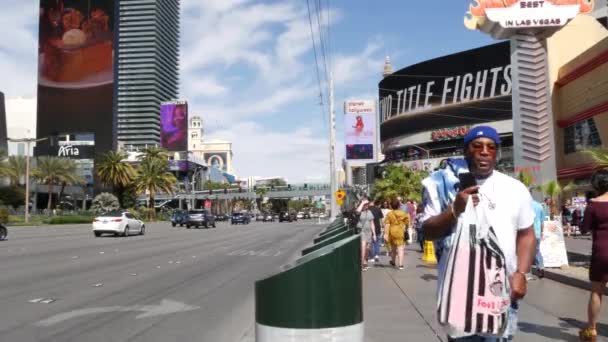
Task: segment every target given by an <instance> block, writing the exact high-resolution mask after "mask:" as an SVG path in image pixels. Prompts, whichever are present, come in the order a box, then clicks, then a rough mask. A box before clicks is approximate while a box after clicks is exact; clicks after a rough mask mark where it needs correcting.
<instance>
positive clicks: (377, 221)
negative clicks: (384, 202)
mask: <svg viewBox="0 0 608 342" xmlns="http://www.w3.org/2000/svg"><path fill="white" fill-rule="evenodd" d="M369 211H371V212H372V215H374V230H375V233H376V239H375V240H374V241H373V242H372V244H371V248H370V255H369V261H371V262H379V261H380V244H381V243H382V240H383V239H382V236H383V234H382V228H383V225H382V221H383V219H384V215H383V214H382V210H381V209H380V207H378V205H376V202H375V201H371V202H370V203H369ZM369 261H368V262H369Z"/></svg>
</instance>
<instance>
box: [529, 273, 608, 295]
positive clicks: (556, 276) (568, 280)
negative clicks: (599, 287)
mask: <svg viewBox="0 0 608 342" xmlns="http://www.w3.org/2000/svg"><path fill="white" fill-rule="evenodd" d="M544 273H545V276H544V277H543V278H544V279H549V280H553V281H555V282H558V283H561V284H564V285H568V286H572V287H576V288H579V289H581V290H586V291H590V290H591V282H590V281H589V280H585V279H580V278H576V277H573V276H567V275H564V274H561V273H558V272H555V271H553V270H551V269H547V268H546V269H545V270H544ZM532 274H534V275H535V276H537V277H540V272H539V270H538V269H537V268H532ZM543 278H541V279H543ZM604 295H605V296H608V287H607V288H604Z"/></svg>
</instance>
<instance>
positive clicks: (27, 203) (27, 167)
mask: <svg viewBox="0 0 608 342" xmlns="http://www.w3.org/2000/svg"><path fill="white" fill-rule="evenodd" d="M28 133H29V131H28ZM47 139H48V138H40V139H36V138H22V139H12V138H8V139H7V140H8V141H10V142H16V143H19V142H23V143H26V151H25V217H24V221H25V223H28V222H29V220H30V144H31V143H33V142H34V143H36V142H40V141H44V140H47ZM49 196H51V194H49Z"/></svg>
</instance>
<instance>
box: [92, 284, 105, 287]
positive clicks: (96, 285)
mask: <svg viewBox="0 0 608 342" xmlns="http://www.w3.org/2000/svg"><path fill="white" fill-rule="evenodd" d="M91 286H93V287H102V286H103V283H97V284H93V285H91Z"/></svg>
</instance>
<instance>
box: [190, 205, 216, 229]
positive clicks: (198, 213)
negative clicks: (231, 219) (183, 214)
mask: <svg viewBox="0 0 608 342" xmlns="http://www.w3.org/2000/svg"><path fill="white" fill-rule="evenodd" d="M192 226H194V227H196V228H198V227H200V226H203V227H205V228H209V227H213V228H215V216H213V214H211V212H210V211H209V210H207V209H195V210H190V211H188V221H187V222H186V228H188V229H190V227H192Z"/></svg>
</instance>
